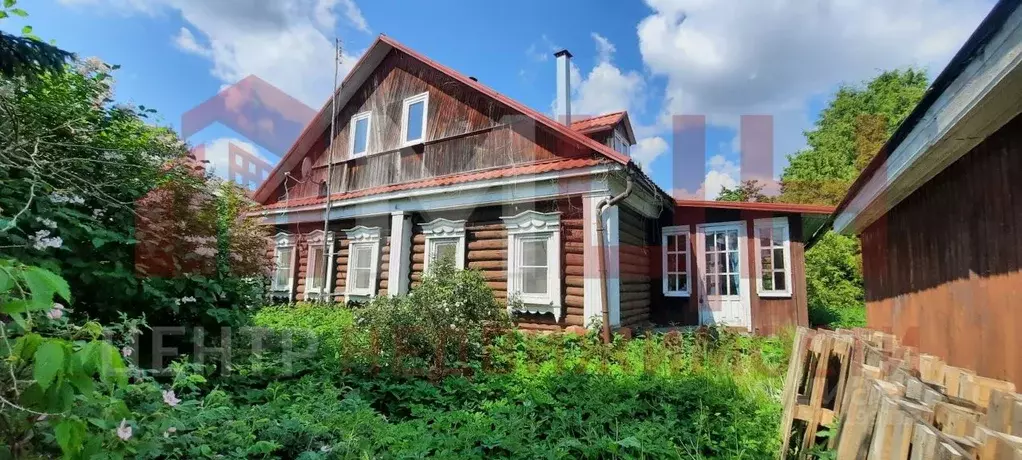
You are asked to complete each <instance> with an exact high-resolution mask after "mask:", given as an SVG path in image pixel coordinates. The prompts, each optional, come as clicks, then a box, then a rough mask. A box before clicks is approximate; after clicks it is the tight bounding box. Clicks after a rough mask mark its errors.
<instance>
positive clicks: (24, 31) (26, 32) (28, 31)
mask: <svg viewBox="0 0 1022 460" xmlns="http://www.w3.org/2000/svg"><path fill="white" fill-rule="evenodd" d="M31 33H32V26H25V27H22V28H21V35H30V34H31Z"/></svg>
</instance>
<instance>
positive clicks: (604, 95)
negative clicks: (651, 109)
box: [570, 33, 646, 117]
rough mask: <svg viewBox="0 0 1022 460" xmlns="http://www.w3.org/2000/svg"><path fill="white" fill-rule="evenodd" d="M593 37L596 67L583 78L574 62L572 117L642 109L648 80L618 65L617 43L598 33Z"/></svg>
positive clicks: (633, 111) (634, 111) (572, 70)
mask: <svg viewBox="0 0 1022 460" xmlns="http://www.w3.org/2000/svg"><path fill="white" fill-rule="evenodd" d="M592 37H593V41H594V42H595V43H596V50H597V58H598V59H597V63H596V66H594V67H593V68H592V70H590V71H589V73H588V74H587V75H585V76H584V77H583V76H582V72H581V71H580V69H579V68H578V67H577V66H576V65H575V63H574V62H572V65H571V72H570V77H571V88H572V100H571V113H572V114H573V115H572V116H573V117H574V116H575V114H577V115H578V116H580V117H591V116H595V115H601V114H604V113H609V112H616V111H619V110H628V111H629V112H630V113H633V114H634V113H636V112H639V111H641V109H642V107H643V104H644V101H645V99H644V94H645V89H646V81H645V80H644V79H643V78H642V76H641V75H639V73H638V72H636V71H634V70H633V71H628V72H623V71H621V69H619V68H617V67H616V66H615V65H614V63H613V62H612V59H613V57H614V51H615V48H614V44H613V43H611V42H610V41H609V40H607V39H606V38H604V37H603V36H601V35H599V34H596V33H593V34H592Z"/></svg>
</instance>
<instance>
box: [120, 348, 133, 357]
mask: <svg viewBox="0 0 1022 460" xmlns="http://www.w3.org/2000/svg"><path fill="white" fill-rule="evenodd" d="M134 352H135V350H132V349H131V347H124V348H121V356H123V357H125V358H127V357H129V356H131V354H132V353H134Z"/></svg>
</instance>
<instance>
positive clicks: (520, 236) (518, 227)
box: [501, 210, 562, 321]
mask: <svg viewBox="0 0 1022 460" xmlns="http://www.w3.org/2000/svg"><path fill="white" fill-rule="evenodd" d="M501 220H503V221H504V225H505V226H506V227H507V257H508V259H507V270H508V273H507V292H508V298H509V299H510V298H512V297H513V296H514V297H517V298H518V299H519V300H520V301H521V306H520V307H519V308H518V309H517V311H519V312H524V313H534V314H539V313H551V314H553V315H554V318H555V319H556V320H558V321H559V320H560V319H561V313H562V302H561V213H559V212H547V213H543V212H538V211H532V210H529V211H524V212H521V213H519V214H517V215H514V216H509V217H501ZM529 241H545V242H546V255H547V292H546V294H524V293H522V292H521V291H522V289H523V287H524V277H523V271H522V269H521V264H522V258H523V253H522V251H523V247H524V243H525V242H529ZM508 309H509V310H512V311H513V310H514V309H513V307H512V305H511V303H510V302H509V303H508Z"/></svg>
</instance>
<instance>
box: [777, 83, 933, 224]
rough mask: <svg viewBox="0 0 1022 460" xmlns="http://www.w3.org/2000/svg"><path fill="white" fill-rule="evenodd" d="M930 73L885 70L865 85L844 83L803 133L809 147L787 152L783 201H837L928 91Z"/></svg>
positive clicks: (783, 181)
mask: <svg viewBox="0 0 1022 460" xmlns="http://www.w3.org/2000/svg"><path fill="white" fill-rule="evenodd" d="M927 82H928V80H927V76H926V72H925V71H923V70H917V69H911V68H910V69H906V70H892V71H887V72H883V73H881V74H880V75H878V76H877V77H876V78H874V79H873V80H870V81H869V82H867V83H866V85H865V86H864V87H858V86H847V85H846V86H842V87H841V88H840V89H838V91H837V93H836V94H835V95H834V99H833V100H831V101H830V103H829V104H828V105H827V107H826V108H825V109H823V111H822V112H820V116H819V118H818V119H817V120H816V124H815V128H814V129H813V130H810V131H806V132H805V136H806V143H807V144H808V147H807V148H806V149H804V150H801V151H799V152H796V153H795V154H794V155H789V156H788V166H787V167H785V168H784V172H783V173H782V174H781V196H780V198H779V200H780V201H783V202H787V203H811V204H837V203H838V202H839V201H841V198H843V197H844V195H845V192H846V191H847V190H848V185H849V184H851V182H852V181H853V180H855V178H856V177H857V176H858V175H859V171H861V170H862V168H863V167H865V165H866V164H867V163H869V160H871V159H872V158H873V156H874V155H876V153H877V151H879V150H880V148H881V147H882V145H883V143H884V142H886V140H887V139H888V138H889V137H890V136H891V134H893V133H894V130H895V129H896V128H897V127H898V125H900V124H901V122H902V120H904V119H905V117H907V116H908V114H909V113H911V111H912V109H913V108H915V106H916V104H917V103H918V102H919V100H920V99H921V98H922V96H923V94H924V93H925V92H926V87H927V85H928V83H927Z"/></svg>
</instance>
